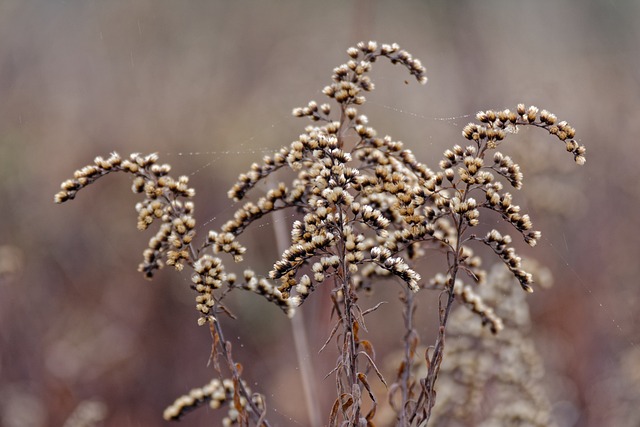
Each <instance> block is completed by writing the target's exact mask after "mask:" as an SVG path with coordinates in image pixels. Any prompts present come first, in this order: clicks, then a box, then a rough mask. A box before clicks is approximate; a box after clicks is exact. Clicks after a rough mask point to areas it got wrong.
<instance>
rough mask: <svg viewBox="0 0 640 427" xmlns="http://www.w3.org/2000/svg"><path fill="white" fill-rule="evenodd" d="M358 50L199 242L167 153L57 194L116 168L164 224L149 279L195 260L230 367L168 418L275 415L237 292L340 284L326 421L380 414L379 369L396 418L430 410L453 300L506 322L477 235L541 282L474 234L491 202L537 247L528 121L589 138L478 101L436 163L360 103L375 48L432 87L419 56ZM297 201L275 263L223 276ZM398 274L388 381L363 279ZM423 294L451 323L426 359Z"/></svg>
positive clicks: (575, 148) (116, 162) (278, 295)
mask: <svg viewBox="0 0 640 427" xmlns="http://www.w3.org/2000/svg"><path fill="white" fill-rule="evenodd" d="M347 53H348V55H349V57H350V59H349V61H348V62H347V63H345V64H343V65H340V66H339V67H337V68H335V69H334V70H333V76H332V82H331V83H330V84H329V85H328V86H326V87H325V88H324V90H323V93H324V95H326V96H327V97H328V98H330V100H331V104H329V103H324V104H318V103H317V102H315V101H311V102H310V103H309V104H308V105H307V106H306V107H303V108H296V109H294V110H293V114H294V115H295V116H297V117H306V118H308V119H310V120H311V122H312V124H311V125H309V126H307V127H306V128H305V129H304V132H303V133H302V134H301V135H300V136H299V137H298V138H297V139H296V140H295V141H293V142H292V143H291V144H290V145H289V146H285V147H283V148H282V149H280V150H279V151H278V152H276V153H274V154H273V155H271V156H265V157H264V159H263V160H262V162H261V163H254V164H253V165H251V168H250V170H249V171H248V172H246V173H243V174H241V175H240V176H239V178H238V182H237V183H236V184H235V185H234V186H233V187H232V188H231V190H230V191H229V197H230V198H232V199H233V200H235V201H242V200H248V199H249V196H250V195H253V194H254V193H256V192H257V190H256V189H255V187H256V184H257V183H259V182H261V181H265V180H268V179H269V180H271V187H270V188H271V189H270V190H269V191H267V192H266V193H265V194H261V195H257V196H256V197H255V198H254V201H246V202H245V203H244V204H243V205H242V207H241V208H240V209H238V210H237V211H236V212H235V214H234V215H233V218H231V219H230V220H228V221H227V222H226V223H225V224H224V225H223V226H222V227H221V229H220V230H213V231H210V232H209V233H208V235H207V236H206V238H205V239H204V241H202V242H200V243H197V242H196V240H195V237H196V232H195V225H196V222H195V219H194V216H193V212H194V205H193V202H191V201H190V199H191V198H192V197H193V195H194V190H193V189H192V188H190V187H189V186H188V179H187V177H184V176H181V177H179V178H173V177H172V176H171V175H170V174H169V173H170V167H169V165H166V164H164V165H161V164H158V163H157V160H158V156H157V155H155V154H151V155H140V154H132V155H131V156H130V157H129V158H128V159H123V158H121V157H120V156H119V155H118V154H116V153H113V154H112V155H111V156H110V157H109V158H107V159H104V158H101V157H98V158H96V159H95V162H94V164H93V165H90V166H86V167H84V168H83V169H80V170H78V171H77V172H76V173H75V175H74V177H73V178H72V179H70V180H68V181H65V182H64V183H63V184H62V190H61V191H60V192H59V193H58V194H57V195H56V196H55V201H56V202H57V203H61V202H64V201H67V200H69V199H73V198H74V197H75V195H76V193H77V192H78V191H79V190H81V189H82V188H84V187H86V186H87V185H89V184H91V183H93V182H94V181H95V180H97V179H98V178H100V177H102V176H104V175H106V174H109V173H111V172H127V173H130V174H131V175H132V176H133V187H132V189H133V191H134V192H135V193H140V194H142V195H143V196H144V199H143V201H142V202H140V203H138V204H137V205H136V210H137V212H138V228H139V229H140V230H145V229H147V228H148V227H149V226H151V225H152V224H153V223H154V222H159V223H160V226H159V229H158V231H157V232H156V234H155V236H154V237H153V238H152V239H151V240H150V242H149V246H148V248H147V249H146V250H145V251H144V261H143V262H142V264H141V265H140V271H141V272H143V273H144V275H145V276H146V277H148V278H151V277H152V276H153V274H154V273H155V271H156V270H158V269H160V268H161V267H162V266H163V265H171V266H173V267H174V268H176V269H177V270H179V271H182V270H183V269H185V267H186V268H187V269H188V270H190V271H192V273H191V274H192V288H193V289H194V290H195V292H196V309H197V311H198V313H199V318H198V324H200V325H208V326H209V328H210V330H211V336H212V339H213V346H212V347H213V355H212V359H213V362H214V366H215V368H216V371H217V373H218V377H217V378H214V379H213V380H212V381H211V382H209V383H208V384H207V385H205V386H204V387H201V388H197V389H194V390H192V391H191V392H190V393H189V394H187V395H184V396H182V397H180V398H178V399H177V400H176V401H175V402H174V403H173V404H172V405H171V406H170V407H168V408H167V409H166V410H165V413H164V416H165V418H166V419H178V418H180V417H181V416H182V415H183V414H184V413H185V412H187V411H188V410H190V409H193V408H195V407H198V406H200V405H202V404H205V403H208V404H209V405H210V406H211V407H213V408H218V407H220V406H222V405H227V407H228V414H227V416H226V418H225V424H227V425H231V424H236V423H237V424H241V425H249V424H253V425H269V421H268V420H267V412H266V409H265V408H266V406H265V398H264V396H263V395H261V394H257V393H252V392H251V391H250V390H249V388H248V387H247V385H246V383H245V382H244V381H243V380H242V378H241V376H242V366H241V365H240V364H239V363H238V362H236V361H235V359H234V356H233V354H232V348H231V343H230V342H228V341H227V340H226V339H225V336H224V332H223V329H222V325H221V323H220V321H219V319H220V316H223V315H228V314H230V313H229V310H228V309H227V308H226V307H225V305H224V299H225V297H226V296H227V295H228V294H229V292H231V291H233V290H235V289H245V290H249V291H252V292H255V293H257V294H260V295H262V296H263V297H265V298H266V299H267V300H268V301H271V302H273V303H274V304H276V305H277V306H279V307H280V308H281V309H282V310H284V312H285V313H286V314H287V315H289V316H293V314H294V310H295V309H296V307H298V306H300V305H301V304H302V303H303V302H304V301H305V300H306V298H308V297H310V295H311V294H312V293H313V291H314V290H316V289H317V288H318V287H320V286H329V287H331V292H330V298H331V307H332V313H333V314H334V316H335V317H334V318H335V319H336V323H335V325H334V327H333V329H332V332H331V334H330V336H329V338H328V339H327V342H329V341H331V340H334V339H335V340H336V342H337V344H338V346H337V347H338V358H337V363H336V366H335V369H334V370H333V371H332V374H333V375H335V379H336V399H335V402H334V404H333V406H332V408H331V410H330V413H329V414H328V423H329V425H354V426H356V425H357V426H360V425H373V423H374V420H375V418H376V410H377V408H378V405H379V403H380V399H381V396H377V395H376V394H375V393H374V391H373V390H374V388H373V387H372V384H371V382H372V381H381V382H382V383H383V384H384V385H385V386H387V389H388V396H385V397H384V398H385V399H388V401H389V403H390V406H391V407H392V409H393V410H394V411H395V417H396V424H397V425H402V426H410V425H425V424H426V423H427V422H428V420H429V418H430V416H431V413H432V408H433V407H434V404H435V401H436V387H435V386H436V380H437V378H438V374H439V373H440V372H441V369H440V368H441V364H442V361H443V355H444V354H445V353H444V348H445V336H446V333H447V325H448V323H449V320H450V312H451V309H452V306H453V304H454V301H456V300H457V301H459V302H460V303H461V304H462V305H464V306H466V307H468V308H469V309H470V310H471V312H472V313H475V314H476V315H477V316H478V317H479V319H480V321H481V322H482V324H483V325H486V326H487V327H488V329H489V330H490V331H491V332H492V333H494V334H497V333H499V332H500V331H501V330H502V329H503V327H504V321H503V319H502V318H501V317H499V316H498V315H497V314H496V312H495V311H494V309H493V307H495V305H499V304H501V302H502V301H501V299H500V298H494V299H492V300H491V304H489V303H488V302H487V301H485V300H484V299H483V298H482V297H481V296H480V294H479V293H478V292H476V287H477V286H489V287H490V286H492V284H491V283H484V282H485V277H486V273H485V271H484V270H483V269H482V268H481V267H480V258H479V257H478V256H476V255H475V254H474V251H473V249H472V245H474V244H479V245H480V246H486V247H488V248H489V249H490V250H491V251H492V252H493V253H495V255H496V256H497V257H498V259H499V260H500V261H502V263H504V264H505V265H506V267H507V269H508V270H509V271H510V272H511V274H512V275H513V276H514V277H515V278H516V279H517V281H518V283H519V284H520V286H521V287H522V289H524V290H525V291H527V292H530V291H532V287H531V284H532V282H533V280H532V276H531V274H529V273H528V272H526V271H525V270H524V269H523V268H522V266H521V260H520V257H519V256H518V255H516V253H515V250H514V248H513V247H512V246H511V242H512V240H511V237H510V236H508V235H506V234H502V232H500V231H498V230H497V229H492V230H490V231H489V232H488V233H486V234H483V235H480V234H478V232H476V230H477V226H478V225H479V224H480V223H481V221H480V219H481V218H480V212H481V211H493V212H494V213H495V214H497V216H498V217H499V218H501V219H502V220H503V223H505V224H506V225H508V226H510V227H512V228H513V229H514V230H515V232H516V233H517V234H519V235H521V236H522V238H523V239H524V241H525V242H527V243H528V244H529V245H531V246H535V244H536V243H537V241H538V239H539V238H540V232H538V231H534V230H533V226H532V223H531V220H530V218H529V216H528V215H527V214H525V213H522V212H521V210H520V208H519V206H517V205H515V204H514V203H513V197H512V195H511V194H510V193H509V192H506V191H504V186H503V183H502V182H505V183H506V184H508V185H510V186H511V187H513V188H515V189H520V188H521V187H522V181H523V176H522V173H521V172H520V167H519V166H518V165H517V164H516V163H515V162H514V161H513V160H512V159H511V158H510V157H509V156H506V155H504V154H502V153H501V152H500V151H498V149H499V147H500V145H501V144H503V142H504V140H505V138H507V137H508V136H509V135H510V134H511V133H515V132H516V131H517V129H518V127H519V126H534V127H539V128H542V129H544V130H546V131H547V132H548V133H550V134H551V135H552V136H555V137H556V138H558V139H559V140H560V141H562V142H563V143H564V146H565V148H566V150H567V151H568V152H569V153H570V154H571V155H572V156H573V158H574V160H575V161H576V163H578V164H582V163H584V161H585V158H584V153H585V148H584V147H583V146H581V145H579V144H578V143H577V142H576V141H575V140H574V136H575V130H574V129H573V128H572V127H571V126H570V125H569V124H567V123H566V122H564V121H558V120H557V118H556V116H555V115H553V114H551V113H549V112H548V111H546V110H542V111H539V110H538V109H537V108H536V107H525V106H524V105H523V104H520V105H518V106H517V107H516V109H515V111H510V110H501V111H491V110H489V111H482V112H479V113H478V114H477V115H476V119H477V122H476V123H470V124H468V125H467V126H465V127H464V129H463V131H462V135H463V137H464V139H466V140H467V144H466V145H465V146H460V145H454V146H453V147H452V148H451V149H449V150H446V151H445V153H444V156H443V158H442V160H441V161H440V162H439V164H438V167H437V168H436V169H435V170H432V169H430V168H428V167H427V166H426V165H425V164H423V163H421V162H419V161H418V160H417V159H416V158H415V156H414V155H413V154H412V152H411V151H410V150H408V149H406V148H404V146H403V144H402V143H401V142H399V141H395V140H394V139H392V138H391V137H389V136H384V137H379V136H377V132H376V130H375V129H374V128H372V127H371V126H370V125H369V123H368V119H367V117H366V116H365V115H362V114H360V112H359V108H361V106H362V105H363V104H364V103H365V101H366V98H365V93H366V92H370V91H372V90H373V89H374V84H373V82H372V81H371V79H370V77H369V71H370V70H371V67H372V66H373V64H374V63H375V62H376V60H378V59H387V60H389V61H390V62H391V63H392V64H397V65H400V66H402V67H404V68H406V69H407V70H408V71H409V72H410V74H411V75H413V76H414V77H415V78H416V80H417V81H418V82H420V83H426V81H427V78H426V75H425V69H424V67H423V66H422V64H421V62H420V61H419V60H417V59H414V58H413V57H412V56H411V55H410V54H409V53H408V52H406V51H404V50H402V49H400V48H399V46H398V45H396V44H392V45H387V44H382V45H378V44H377V43H375V42H368V43H359V44H358V45H357V47H352V48H350V49H348V50H347ZM281 169H289V170H291V171H293V172H294V174H295V178H294V179H293V180H291V181H281V182H280V181H277V180H276V178H272V176H274V175H276V174H277V173H278V172H279V171H280V170H281ZM285 209H288V210H291V211H293V212H294V215H297V220H296V221H294V223H293V225H292V227H291V230H290V240H291V242H290V243H291V244H290V247H289V248H287V249H286V250H284V251H283V252H282V254H281V256H280V257H279V259H276V260H274V265H273V268H272V269H271V271H269V272H254V271H253V270H249V269H247V270H244V271H243V272H242V273H241V274H234V273H231V272H227V269H225V266H224V264H223V261H222V259H220V258H219V257H218V255H221V254H226V255H228V256H230V258H231V259H233V261H235V262H241V261H243V258H244V257H245V253H246V248H245V246H244V245H243V244H242V243H240V240H239V239H240V237H241V236H242V234H243V232H244V231H245V230H246V229H247V228H248V227H250V226H251V225H252V224H253V223H254V222H255V221H257V220H259V219H260V218H262V217H264V216H266V215H272V214H274V213H275V212H277V211H281V210H285ZM427 251H429V252H435V253H440V254H442V256H443V259H444V260H445V262H446V265H447V269H446V271H443V272H440V273H437V274H434V275H433V278H432V279H430V280H423V279H422V278H421V277H420V275H419V274H418V273H417V272H416V270H415V268H416V265H417V263H419V262H420V260H421V257H422V256H423V255H424V254H425V253H426V252H427ZM388 277H394V278H396V280H398V281H400V282H401V283H403V284H404V287H403V289H404V291H403V293H402V295H401V300H402V303H403V306H404V309H403V311H402V313H399V314H398V315H399V316H402V317H403V319H404V325H405V330H404V331H402V336H403V337H404V339H403V342H401V343H399V344H400V345H402V346H403V348H404V350H403V357H402V361H401V362H400V365H399V366H398V368H397V371H396V372H397V375H396V377H395V379H394V381H393V382H392V383H391V384H388V383H387V381H386V380H385V379H384V376H383V374H382V372H381V371H380V369H379V368H378V367H377V365H376V353H375V351H374V344H373V342H372V339H373V337H375V331H371V332H370V331H368V330H367V328H366V323H365V318H366V316H367V315H368V314H369V313H371V312H372V311H374V310H376V309H377V307H379V305H376V306H374V307H373V308H372V309H364V308H363V307H361V306H360V304H359V302H358V297H359V295H360V293H361V292H362V291H368V290H373V289H375V284H376V282H378V281H380V280H382V279H383V278H388ZM424 290H432V291H436V292H439V293H440V298H439V308H438V314H439V324H438V325H437V337H436V341H435V342H434V343H433V344H432V345H431V346H429V347H428V350H427V351H426V352H425V355H424V357H423V358H419V359H418V361H417V360H416V351H417V348H418V345H419V340H418V335H419V334H418V332H419V331H418V328H417V326H416V325H415V322H414V314H415V311H416V294H417V293H419V292H421V291H424ZM466 321H468V322H472V321H473V320H472V319H468V320H466ZM221 360H222V361H224V364H221V363H220V361H221ZM417 363H419V364H421V365H423V367H424V369H423V370H422V372H423V374H421V375H416V374H415V372H419V370H416V369H414V368H415V365H416V364H417Z"/></svg>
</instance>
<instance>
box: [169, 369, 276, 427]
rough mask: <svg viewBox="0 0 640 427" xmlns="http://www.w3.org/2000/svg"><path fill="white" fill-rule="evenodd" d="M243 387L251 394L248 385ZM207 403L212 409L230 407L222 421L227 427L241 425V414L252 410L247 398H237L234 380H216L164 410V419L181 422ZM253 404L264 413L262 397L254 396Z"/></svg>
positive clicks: (192, 391)
mask: <svg viewBox="0 0 640 427" xmlns="http://www.w3.org/2000/svg"><path fill="white" fill-rule="evenodd" d="M243 385H244V387H245V389H246V390H247V391H248V392H249V393H250V390H249V388H248V387H247V386H246V384H243ZM236 397H237V398H236ZM207 403H208V405H209V407H210V408H211V409H218V408H220V407H222V406H223V405H225V404H227V405H228V406H229V409H228V412H227V416H226V417H225V418H224V419H223V420H222V425H223V426H225V427H228V426H232V425H238V424H240V423H241V419H240V416H241V414H242V413H243V412H245V411H250V410H252V406H251V405H249V404H248V402H247V400H246V398H245V397H243V396H237V393H236V387H235V385H234V381H233V380H231V379H224V380H219V379H217V378H215V379H213V380H211V382H209V383H208V384H206V385H205V386H204V387H200V388H194V389H193V390H191V391H190V392H189V393H187V394H185V395H183V396H180V397H179V398H177V399H176V400H175V401H174V402H173V404H171V406H169V407H167V409H165V410H164V413H163V417H164V419H165V420H167V421H170V420H179V419H180V418H181V417H182V416H183V415H184V414H185V413H187V412H188V411H190V410H193V409H195V408H197V407H199V406H202V405H204V404H207ZM252 403H253V404H254V406H255V407H256V408H258V409H259V410H261V411H264V409H265V408H264V401H263V399H262V396H261V395H259V394H254V395H253V396H252Z"/></svg>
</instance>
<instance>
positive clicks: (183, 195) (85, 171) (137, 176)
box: [54, 153, 196, 278]
mask: <svg viewBox="0 0 640 427" xmlns="http://www.w3.org/2000/svg"><path fill="white" fill-rule="evenodd" d="M157 161H158V156H157V154H149V155H147V156H143V155H141V154H138V153H134V154H131V156H130V157H129V159H122V158H121V157H120V156H119V155H118V154H117V153H112V154H111V156H110V157H109V158H107V159H104V158H102V157H96V159H95V160H94V164H93V165H89V166H85V167H84V168H82V169H80V170H77V171H76V172H75V173H74V176H73V178H72V179H69V180H67V181H64V182H63V183H62V185H61V191H60V192H59V193H58V194H56V195H55V199H54V200H55V202H56V203H62V202H65V201H67V200H71V199H73V198H75V196H76V193H77V192H78V191H80V190H81V189H82V188H84V187H86V186H87V185H89V184H91V183H93V182H95V181H96V180H97V179H98V178H100V177H102V176H105V175H107V174H109V173H111V172H126V173H130V174H132V175H133V176H134V180H133V185H132V187H131V189H132V191H133V192H134V193H141V194H144V196H145V199H144V200H143V201H142V202H140V203H138V204H137V205H136V211H137V212H138V229H140V230H146V229H147V228H148V227H149V226H150V225H151V224H152V223H153V222H154V221H155V220H160V221H161V223H162V224H161V226H160V227H159V230H158V232H157V233H156V235H155V236H154V237H152V238H151V239H150V240H149V246H148V248H147V249H146V250H145V251H144V253H143V257H144V261H143V262H142V263H141V264H140V267H139V270H140V271H141V272H143V273H144V275H145V276H146V277H147V278H151V277H152V276H153V273H154V271H155V270H158V269H160V268H162V266H163V265H164V264H165V263H166V264H167V265H172V266H174V267H175V269H176V270H182V269H183V268H184V265H185V263H189V262H191V261H192V257H191V255H192V254H191V253H190V252H189V249H188V247H189V245H190V243H191V241H192V240H193V237H194V235H195V231H194V229H195V224H196V223H195V219H194V218H193V209H194V206H193V203H192V202H191V201H189V200H188V199H191V198H193V196H194V195H195V191H194V190H193V189H192V188H190V187H189V186H188V182H189V178H187V177H186V176H181V177H179V178H178V179H174V178H172V177H171V176H170V175H169V172H170V170H171V167H170V166H169V165H167V164H157Z"/></svg>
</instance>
